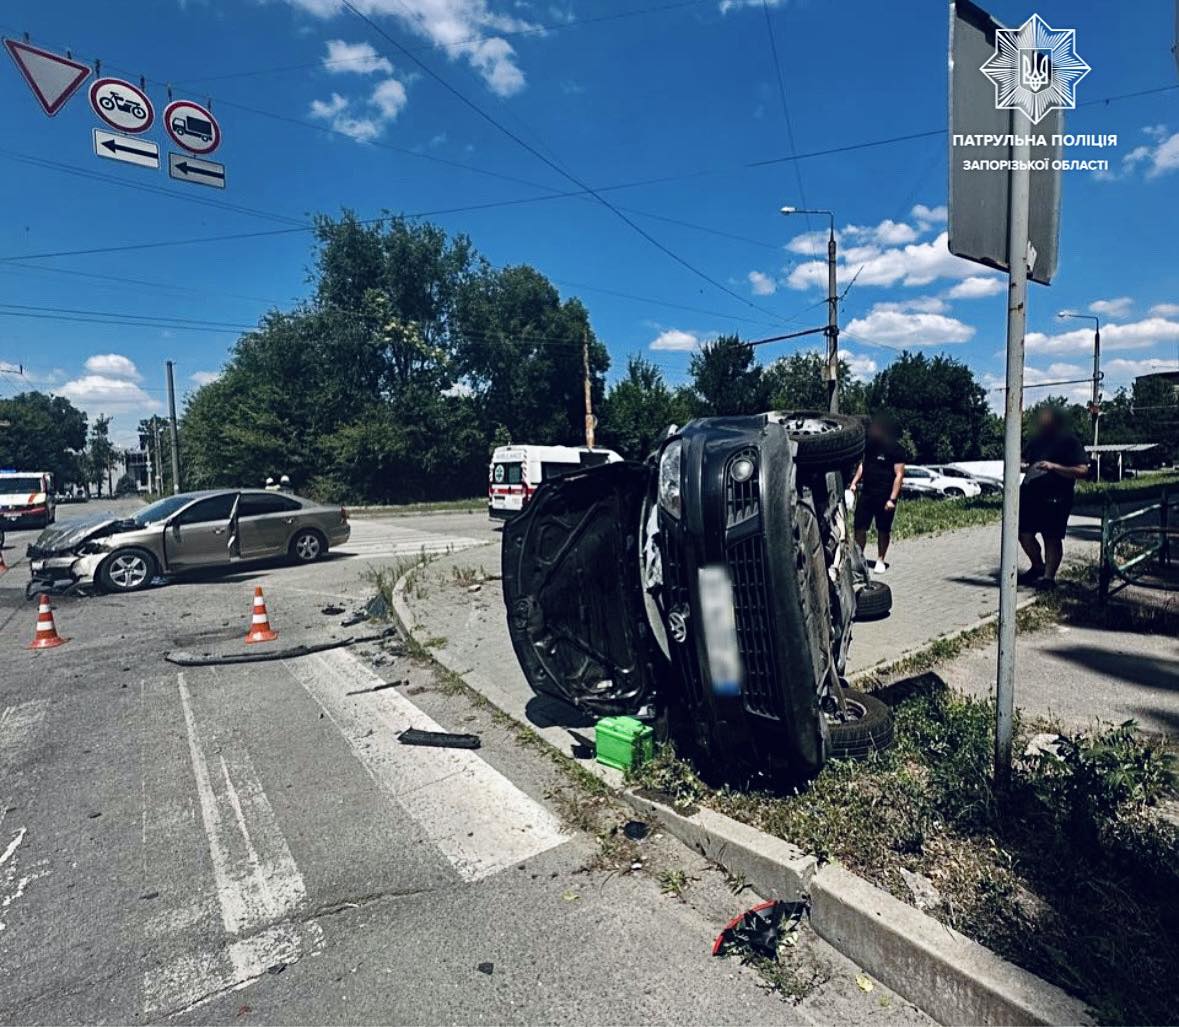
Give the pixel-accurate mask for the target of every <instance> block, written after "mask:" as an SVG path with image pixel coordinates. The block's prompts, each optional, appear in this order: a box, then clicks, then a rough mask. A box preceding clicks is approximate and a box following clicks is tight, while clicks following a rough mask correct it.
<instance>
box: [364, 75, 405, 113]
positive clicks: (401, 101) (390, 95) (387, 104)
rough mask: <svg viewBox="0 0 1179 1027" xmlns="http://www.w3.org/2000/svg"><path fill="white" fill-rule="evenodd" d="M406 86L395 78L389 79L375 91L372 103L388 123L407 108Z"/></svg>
mask: <svg viewBox="0 0 1179 1027" xmlns="http://www.w3.org/2000/svg"><path fill="white" fill-rule="evenodd" d="M405 100H406V96H405V86H403V85H402V84H401V83H400V82H398V81H397V79H395V78H387V79H385V81H384V82H380V83H378V84H377V86H376V88H375V89H373V95H372V98H371V100H370V103H372V105H373V106H374V107H376V108H377V110H379V111H380V112H381V116H382V117H383V118H385V119H386V120H387V121H392V120H393V119H394V118H395V117H397V115H398V114H400V113H401V110H402V108H403V107H404V106H405Z"/></svg>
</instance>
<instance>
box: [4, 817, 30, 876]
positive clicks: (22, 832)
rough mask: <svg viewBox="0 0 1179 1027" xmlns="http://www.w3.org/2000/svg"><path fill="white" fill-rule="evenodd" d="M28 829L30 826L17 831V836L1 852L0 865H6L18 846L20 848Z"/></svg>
mask: <svg viewBox="0 0 1179 1027" xmlns="http://www.w3.org/2000/svg"><path fill="white" fill-rule="evenodd" d="M27 830H28V828H25V827H22V828H21V829H20V830H19V831H17V832H16V837H15V838H13V839H12V841H10V842H9V843H8V848H6V849H5V850H4V851H3V852H2V853H0V867H2V866H4V864H5V863H7V862H8V861H9V859H11V858H12V854H13V853H14V852H16V850H17V849H18V848H20V843H21V842H23V841H24V840H25V831H27Z"/></svg>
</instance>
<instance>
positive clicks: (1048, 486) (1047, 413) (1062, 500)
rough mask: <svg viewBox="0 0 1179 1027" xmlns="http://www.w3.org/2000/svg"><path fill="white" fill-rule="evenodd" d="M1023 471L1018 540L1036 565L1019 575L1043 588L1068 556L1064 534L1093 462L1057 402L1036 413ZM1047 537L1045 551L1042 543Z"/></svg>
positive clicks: (1053, 581)
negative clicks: (1080, 483) (1075, 497)
mask: <svg viewBox="0 0 1179 1027" xmlns="http://www.w3.org/2000/svg"><path fill="white" fill-rule="evenodd" d="M1023 466H1024V476H1023V485H1022V486H1020V490H1019V544H1020V545H1021V546H1023V551H1024V552H1025V553H1027V554H1028V559H1030V560H1031V561H1032V566H1031V567H1030V568H1029V569H1028V570H1026V571H1024V572H1023V573H1022V574H1021V575H1020V576H1019V580H1020V582H1022V583H1023V584H1025V585H1030V584H1034V585H1035V586H1036V588H1037V589H1040V590H1041V591H1051V590H1052V589H1054V588H1055V587H1056V571H1057V569H1058V568H1059V567H1060V561H1061V558H1062V557H1063V556H1064V536H1065V533H1066V532H1067V531H1068V515H1069V513H1070V512H1071V511H1072V508H1073V491H1074V490H1075V488H1076V484H1077V479H1078V478H1085V477H1087V476H1088V474H1089V461H1088V459H1087V458H1086V456H1085V449H1084V447H1083V446H1082V445H1081V443H1080V441H1078V439H1077V437H1076V436H1075V435H1074V434H1073V433H1072V432H1071V431H1069V430H1068V429H1067V428H1066V427H1065V424H1064V418H1063V417H1062V416H1061V413H1060V410H1059V409H1058V408H1056V407H1050V406H1046V407H1044V408H1043V409H1042V410H1041V411H1040V413H1039V416H1038V417H1037V418H1036V434H1035V435H1034V436H1033V437H1032V438H1031V440H1030V441H1029V442H1028V444H1027V445H1026V446H1025V447H1024V451H1023ZM1037 535H1042V536H1043V538H1044V551H1043V554H1041V552H1040V542H1039V540H1038V539H1037V538H1036V536H1037Z"/></svg>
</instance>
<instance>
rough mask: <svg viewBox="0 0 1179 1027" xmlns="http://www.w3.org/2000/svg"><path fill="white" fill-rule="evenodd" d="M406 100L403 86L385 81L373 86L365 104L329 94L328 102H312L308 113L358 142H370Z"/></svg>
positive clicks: (397, 112)
mask: <svg viewBox="0 0 1179 1027" xmlns="http://www.w3.org/2000/svg"><path fill="white" fill-rule="evenodd" d="M406 101H407V96H406V92H405V86H404V85H403V84H402V83H401V82H399V81H398V80H397V79H395V78H387V79H384V80H383V81H381V82H378V83H377V84H376V85H375V86H374V87H373V90H372V92H371V93H370V94H369V98H368V100H367V101H366V102H364V103H361V102H360V101H353V100H350V99H348V98H347V97H345V96H341V95H340V94H339V93H332V95H331V99H329V100H312V101H311V109H310V114H311V117H313V118H317V119H318V120H320V121H327V122H329V123H330V124H331V126H332V128H333V129H334V130H335V131H337V132H341V133H343V134H344V135H346V136H348V137H349V138H350V139H354V140H356V142H358V143H371V142H372V141H373V140H374V139H376V138H378V137H379V136H380V135H381V133H383V132H384V131H385V126H386V125H387V124H388V123H389V122H390V121H393V120H394V119H395V118H396V117H397V115H398V114H400V113H401V111H402V110H403V109H404V107H405V104H406Z"/></svg>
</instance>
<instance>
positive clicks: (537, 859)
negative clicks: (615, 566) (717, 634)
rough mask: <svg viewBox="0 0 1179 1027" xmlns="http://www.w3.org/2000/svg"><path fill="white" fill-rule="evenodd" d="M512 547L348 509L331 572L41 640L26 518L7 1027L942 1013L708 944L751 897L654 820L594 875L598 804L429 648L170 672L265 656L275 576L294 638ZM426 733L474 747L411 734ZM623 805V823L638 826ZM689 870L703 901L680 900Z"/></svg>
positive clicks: (0, 867) (115, 609) (16, 579)
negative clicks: (418, 656)
mask: <svg viewBox="0 0 1179 1027" xmlns="http://www.w3.org/2000/svg"><path fill="white" fill-rule="evenodd" d="M103 506H104V507H107V508H114V504H103ZM98 509H99V504H97V503H92V504H89V506H88V507H82V508H69V507H63V508H62V510H61V519H63V520H64V519H65V518H67V517H70V516H75V515H88V514H92V513H94V512H96V511H97V510H98ZM495 537H496V536H495V534H494V531H493V529H492V527H491V526H490V525H489V524H488V522H487V520H486V518H485V517H484V516H483V515H454V514H448V515H438V516H428V517H399V518H371V519H370V518H366V519H357V520H356V521H355V522H354V535H353V539H352V541H351V542H350V543H349V545H348V546H347V547H343V548H342V549H341V551H340V552H338V553H332V554H329V557H328V558H327V559H325V560H324V561H322V562H321V563H319V564H316V565H313V566H310V567H299V568H295V567H286V566H281V565H272V566H263V567H236V568H233V570H232V572H231V573H226V574H220V575H205V576H202V577H201V578H200V579H197V580H188V581H181V582H176V583H172V584H168V585H165V586H161V587H157V588H153V589H150V590H148V591H145V592H141V593H138V594H134V595H129V596H102V597H95V598H66V597H62V598H60V599H58V600H56V601H55V603H54V605H55V616H56V621H57V627H58V630H59V632H60V633H61V634H62V635H63V636H64V637H67V638H68V639H69V640H70V641H69V642H68V643H67V644H65V645H63V646H61V647H59V648H56V649H51V650H46V651H40V652H30V651H28V650H27V649H26V648H25V646H26V645H27V643H28V642H29V640H30V639H31V638H32V635H33V627H34V618H35V607H34V604H32V603H30V602H28V601H26V600H25V599H24V598H23V588H24V584H25V580H26V578H27V567H25V566H24V564H23V560H22V558H21V556H20V553H21V551H22V550H23V546H24V544H25V541H26V539H27V538H28V534H27V533H13V534H12V535H10V537H9V542H8V544H9V548H8V549H7V551H6V553H5V555H6V557H7V559H8V560H9V562H10V565H11V569H10V570H9V571H8V573H7V574H5V575H2V576H0V650H2V653H3V655H2V656H0V659H2V661H3V667H4V673H3V675H2V676H0V1022H3V1023H73V1022H88V1023H93V1022H100V1021H101V1022H105V1021H114V1022H132V1023H139V1022H157V1021H162V1020H168V1019H175V1020H178V1021H179V1022H194V1023H195V1022H202V1023H229V1022H233V1023H251V1022H254V1023H320V1022H323V1023H328V1022H331V1023H337V1022H339V1023H368V1022H382V1023H587V1022H632V1023H637V1022H651V1023H697V1022H709V1023H750V1022H758V1023H813V1022H833V1021H840V1022H850V1023H864V1022H868V1021H872V1022H883V1023H890V1022H912V1021H913V1020H915V1019H921V1017H920V1015H919V1014H917V1013H916V1011H915V1010H912V1009H911V1008H909V1007H906V1006H905V1005H904V1004H903V1003H901V1002H900V1001H899V1000H898V999H896V998H895V996H891V995H890V994H889V993H888V992H886V991H885V990H884V989H883V988H881V987H880V986H879V985H876V986H875V987H874V988H873V990H872V991H870V992H868V991H865V990H864V989H863V988H862V987H861V986H858V985H857V982H856V976H857V971H856V968H855V967H854V966H852V965H851V964H849V963H847V962H846V961H845V960H842V959H841V957H839V956H838V955H837V954H836V953H834V952H833V951H831V950H830V949H828V948H827V947H826V946H824V945H823V944H822V943H821V942H819V941H818V940H817V939H814V938H813V937H812V936H809V935H808V934H807V933H806V932H805V931H804V934H803V938H802V940H801V943H800V945H799V947H798V949H797V950H795V951H793V952H792V953H791V956H790V958H791V959H792V960H796V961H797V970H798V973H799V974H800V975H802V977H804V978H806V979H810V978H814V979H815V981H816V983H815V985H814V986H813V987H812V988H810V989H809V992H810V993H809V995H808V997H807V998H806V999H805V1000H804V1001H803V1002H802V1003H801V1004H795V1003H792V1002H787V1001H784V1000H782V999H781V998H780V997H778V996H777V995H773V994H769V993H767V992H766V991H765V990H764V989H763V988H762V987H760V986H759V985H760V978H758V977H757V976H756V975H755V974H754V972H753V971H752V970H751V969H749V968H747V967H742V966H740V965H739V964H738V963H737V962H735V961H732V960H720V959H713V958H710V956H709V947H710V944H711V940H712V938H713V936H714V935H715V933H716V931H717V930H718V929H719V927H720V926H721V925H722V924H723V923H724V921H725V920H727V919H728V918H729V917H731V916H733V915H735V914H736V913H738V912H740V911H741V910H742V909H744V908H746V907H747V906H748V905H750V904H751V903H752V902H753V901H754V899H755V897H754V896H752V895H750V894H749V893H748V892H745V893H742V894H734V893H733V892H732V891H731V890H730V888H729V887H728V886H727V885H726V882H725V881H724V879H723V878H722V877H721V875H720V874H719V873H717V872H716V871H715V870H713V869H710V868H709V867H707V866H705V865H704V864H703V863H702V862H701V860H700V859H699V858H698V857H696V856H695V855H694V854H693V853H690V852H688V851H687V850H685V849H682V848H681V847H679V846H678V844H677V843H674V842H673V841H672V840H671V839H670V838H666V837H663V836H659V835H658V833H657V832H656V834H653V835H651V836H649V837H648V838H647V839H646V840H644V841H643V842H641V843H639V846H638V848H637V850H636V858H635V860H634V864H632V863H629V862H628V863H625V864H624V865H621V866H619V865H610V864H609V863H607V864H606V866H605V867H602V866H601V864H602V852H603V849H602V846H601V844H600V842H599V839H598V838H597V837H595V836H594V835H593V834H590V833H587V832H586V831H585V830H582V829H579V828H583V827H585V826H586V825H585V824H584V823H581V822H580V821H579V819H578V817H577V816H575V815H570V809H573V810H579V809H581V808H582V805H581V804H582V803H583V802H584V801H585V798H584V796H581V795H580V794H579V793H578V792H577V790H576V789H572V788H571V786H570V785H569V783H568V780H567V779H566V778H564V777H563V776H562V775H561V773H560V771H559V770H558V769H557V768H556V767H555V766H554V764H553V763H552V762H551V761H550V760H549V759H547V758H546V757H545V756H544V755H543V754H541V753H538V752H537V751H536V750H535V748H533V747H527V746H522V745H521V744H519V742H518V740H517V739H516V736H515V735H514V733H513V732H511V731H510V730H508V729H507V728H506V727H505V726H504V725H503V724H502V723H500V722H498V721H497V720H496V719H495V718H493V717H492V716H491V714H490V713H489V712H488V711H487V710H486V709H484V708H481V707H479V706H477V705H473V704H472V703H471V702H470V700H469V699H467V698H466V696H465V695H463V694H462V693H461V692H460V693H454V692H453V691H450V690H447V689H445V688H442V687H440V686H439V684H438V683H437V682H436V681H435V680H434V678H433V675H432V672H431V671H430V670H429V668H427V667H425V666H423V665H420V664H418V663H415V662H413V661H410V660H409V659H406V658H403V657H399V656H397V655H395V654H391V653H389V652H387V651H385V650H383V649H382V648H381V647H380V645H378V644H367V645H363V646H359V647H354V648H352V649H349V650H335V651H333V652H331V653H328V654H323V655H317V656H310V657H303V658H300V659H291V660H277V661H273V662H267V663H263V664H256V665H251V666H219V667H196V668H188V669H181V668H178V667H176V666H174V665H172V664H170V663H167V662H165V661H164V659H163V654H164V653H165V652H167V651H169V650H173V649H177V648H181V649H188V650H194V651H214V652H234V653H236V652H242V651H245V646H244V644H243V641H242V638H243V635H244V633H245V631H246V628H247V624H248V621H249V615H250V601H251V595H252V592H253V587H254V586H255V585H259V584H260V585H262V586H263V587H264V589H265V594H266V600H267V605H268V608H269V612H270V616H271V621H272V624H273V626H274V627H275V628H276V629H277V630H278V632H279V636H280V637H279V641H278V642H277V643H274V644H273V645H277V646H283V645H287V644H291V643H298V642H302V641H317V640H322V639H326V638H329V637H332V636H333V635H334V636H339V635H341V634H344V633H347V632H349V631H354V630H356V629H345V628H342V627H341V626H340V624H339V621H340V616H339V614H338V613H334V614H325V613H324V612H322V611H323V610H324V608H325V607H326V608H329V609H338V608H339V607H344V608H346V609H349V608H351V607H352V605H353V604H354V603H358V602H360V601H362V600H363V599H365V598H367V597H368V596H369V595H370V594H371V593H372V586H371V585H370V584H369V582H368V581H367V575H368V574H369V572H370V571H372V570H376V569H380V568H381V567H387V566H389V565H390V564H394V563H396V562H397V561H398V560H401V559H404V558H405V557H407V556H409V557H412V556H414V555H416V554H418V553H420V552H422V551H423V550H425V551H427V552H439V551H441V552H445V551H447V550H448V549H450V550H458V549H462V548H464V547H466V546H469V545H472V544H473V543H476V542H481V541H486V540H488V539H492V538H495ZM332 604H334V605H332ZM390 684H392V686H393V687H390ZM411 725H412V726H415V727H419V728H426V729H430V728H435V727H441V728H442V729H445V730H451V731H473V732H476V733H478V734H479V735H480V736H481V737H482V739H483V747H482V748H481V749H480V750H479V751H478V752H469V751H463V752H460V751H455V750H442V749H430V748H416V747H409V746H403V745H401V744H399V743H398V741H397V735H398V734H399V733H400V731H401V730H402V729H403V728H404V727H406V726H411ZM570 803H572V806H571V805H570ZM562 814H564V818H562ZM604 815H605V816H606V818H607V832H606V836H607V837H608V838H609V837H611V836H610V834H609V828H610V827H613V828H615V829H617V828H620V827H621V825H622V822H623V820H624V819H625V814H623V813H621V812H618V811H611V810H609V809H607V810H606V811H605V813H604ZM610 818H614V819H613V822H611V820H610ZM635 864H637V865H635ZM671 872H682V873H683V875H684V881H685V883H686V885H687V887H686V890H685V891H684V893H683V897H682V899H678V898H675V897H672V896H669V895H666V894H662V892H661V884H660V881H661V877H660V875H661V874H664V873H671Z"/></svg>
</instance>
